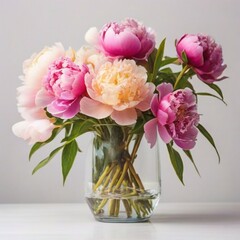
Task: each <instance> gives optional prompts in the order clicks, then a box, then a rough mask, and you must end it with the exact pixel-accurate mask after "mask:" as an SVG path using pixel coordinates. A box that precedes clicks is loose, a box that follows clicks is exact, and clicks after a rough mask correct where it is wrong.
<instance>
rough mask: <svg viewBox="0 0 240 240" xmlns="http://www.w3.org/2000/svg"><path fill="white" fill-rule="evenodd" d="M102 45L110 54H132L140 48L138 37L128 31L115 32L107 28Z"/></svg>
mask: <svg viewBox="0 0 240 240" xmlns="http://www.w3.org/2000/svg"><path fill="white" fill-rule="evenodd" d="M103 47H104V49H105V50H106V51H107V52H108V53H109V54H110V55H111V56H125V57H127V56H129V57H130V56H133V55H135V54H136V53H138V52H139V50H140V49H141V43H140V41H139V39H138V38H137V37H136V36H135V35H134V34H133V33H131V32H130V31H127V30H124V31H123V32H120V33H119V34H116V33H115V32H114V30H113V29H112V28H109V29H108V30H107V32H106V33H105V36H104V39H103Z"/></svg>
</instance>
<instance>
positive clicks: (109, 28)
mask: <svg viewBox="0 0 240 240" xmlns="http://www.w3.org/2000/svg"><path fill="white" fill-rule="evenodd" d="M96 36H97V34H96V31H94V29H93V28H92V29H90V30H89V32H88V33H87V34H86V39H87V40H88V41H89V42H90V43H93V44H94V43H97V41H96ZM98 37H99V40H98V44H99V48H100V50H101V51H103V52H104V53H105V55H107V56H110V57H112V58H133V59H137V60H142V59H146V58H147V57H148V56H149V55H150V53H151V52H152V51H153V49H154V47H155V35H154V33H153V31H152V30H151V29H146V28H145V26H143V25H142V24H141V23H139V22H137V21H135V20H134V19H126V20H125V21H124V22H122V23H120V24H118V23H116V22H112V23H108V24H106V25H105V26H104V27H103V28H102V30H101V31H100V34H98Z"/></svg>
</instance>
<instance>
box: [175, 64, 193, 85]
mask: <svg viewBox="0 0 240 240" xmlns="http://www.w3.org/2000/svg"><path fill="white" fill-rule="evenodd" d="M188 69H189V66H188V65H186V66H185V67H184V68H183V69H182V71H181V72H180V73H179V75H178V77H177V79H176V82H175V84H174V89H176V88H177V85H178V83H179V81H180V80H181V78H182V77H183V75H184V73H185V72H186V71H187V70H188Z"/></svg>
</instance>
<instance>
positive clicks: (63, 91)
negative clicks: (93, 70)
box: [36, 57, 88, 119]
mask: <svg viewBox="0 0 240 240" xmlns="http://www.w3.org/2000/svg"><path fill="white" fill-rule="evenodd" d="M87 72H88V67H87V66H86V65H82V66H81V67H80V66H78V65H76V64H75V63H73V62H72V60H71V59H70V58H66V57H65V58H63V57H61V58H59V59H57V60H56V61H55V62H53V63H52V64H51V65H50V66H49V69H48V73H47V75H46V76H45V77H44V82H43V84H44V88H42V89H41V90H40V91H39V92H38V94H37V96H36V103H37V105H39V106H42V107H44V106H46V107H47V111H48V112H49V113H51V114H52V115H53V116H55V117H59V118H63V119H69V118H72V117H74V116H75V115H76V114H77V113H78V112H79V110H80V104H79V102H80V99H81V98H82V96H83V94H84V93H85V92H86V87H85V83H84V77H85V74H86V73H87Z"/></svg>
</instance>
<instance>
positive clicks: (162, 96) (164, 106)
mask: <svg viewBox="0 0 240 240" xmlns="http://www.w3.org/2000/svg"><path fill="white" fill-rule="evenodd" d="M157 90H158V92H159V94H155V95H154V97H153V98H152V102H151V110H152V113H153V115H154V116H155V118H153V119H152V120H150V121H149V122H147V123H146V124H145V125H144V130H145V136H146V138H147V140H148V142H149V143H150V144H151V147H153V146H154V144H155V143H156V139H157V129H158V132H159V135H160V137H161V138H162V140H163V141H164V142H165V143H169V142H170V141H171V140H173V141H174V142H175V143H176V144H177V145H178V146H179V147H180V148H182V149H191V148H193V147H194V146H195V142H196V136H197V133H198V131H197V128H196V125H197V124H198V121H199V115H198V113H197V106H196V97H195V95H194V94H193V93H192V91H191V90H190V89H188V88H186V89H179V90H176V91H174V92H173V87H172V85H171V84H169V83H162V84H160V85H159V86H158V87H157Z"/></svg>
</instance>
